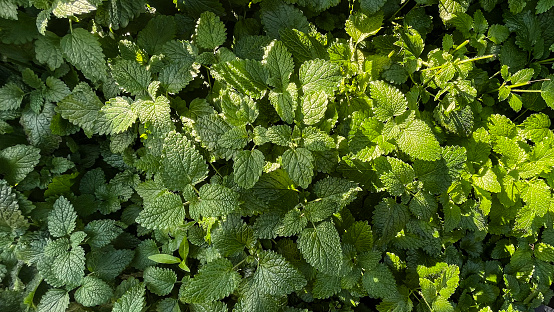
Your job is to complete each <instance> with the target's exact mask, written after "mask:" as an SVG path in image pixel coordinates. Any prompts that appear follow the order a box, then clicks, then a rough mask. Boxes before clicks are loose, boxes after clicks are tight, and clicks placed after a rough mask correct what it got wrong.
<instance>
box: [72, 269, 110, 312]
mask: <svg viewBox="0 0 554 312" xmlns="http://www.w3.org/2000/svg"><path fill="white" fill-rule="evenodd" d="M112 295H113V291H112V289H111V288H110V286H109V285H108V284H106V282H104V281H103V280H101V279H98V278H96V277H94V276H86V277H85V278H83V282H82V284H81V287H79V288H78V289H77V291H76V292H75V301H77V302H78V303H80V304H82V305H84V306H85V307H93V306H96V305H101V304H104V303H106V302H107V301H108V300H109V299H110V298H111V296H112Z"/></svg>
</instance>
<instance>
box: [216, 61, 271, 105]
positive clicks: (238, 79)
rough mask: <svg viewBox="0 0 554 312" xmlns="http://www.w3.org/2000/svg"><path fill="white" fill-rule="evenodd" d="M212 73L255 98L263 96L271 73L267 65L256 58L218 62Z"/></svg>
mask: <svg viewBox="0 0 554 312" xmlns="http://www.w3.org/2000/svg"><path fill="white" fill-rule="evenodd" d="M213 70H214V72H212V74H213V75H214V77H215V78H216V79H218V80H221V81H223V82H225V83H227V84H229V85H231V86H232V87H233V88H235V89H236V90H238V91H239V92H241V93H243V94H246V95H249V96H251V97H253V98H255V99H257V98H261V97H263V95H264V94H265V91H266V81H267V78H268V75H269V70H268V69H267V67H265V66H263V65H262V63H261V62H259V61H255V60H234V61H230V62H226V63H218V64H216V65H214V67H213Z"/></svg>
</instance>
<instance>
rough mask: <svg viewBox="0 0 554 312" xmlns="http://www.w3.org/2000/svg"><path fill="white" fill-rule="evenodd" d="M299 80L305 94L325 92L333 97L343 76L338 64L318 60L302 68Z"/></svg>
mask: <svg viewBox="0 0 554 312" xmlns="http://www.w3.org/2000/svg"><path fill="white" fill-rule="evenodd" d="M299 79H300V83H301V84H302V91H304V93H311V92H318V91H325V92H326V93H327V94H329V95H332V94H333V93H334V92H335V90H336V89H337V88H338V86H339V84H340V82H341V80H342V75H341V74H340V68H339V66H338V65H337V64H336V63H331V62H329V61H324V60H320V59H318V60H311V61H307V62H305V63H304V64H302V66H300V72H299Z"/></svg>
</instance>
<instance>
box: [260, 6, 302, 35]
mask: <svg viewBox="0 0 554 312" xmlns="http://www.w3.org/2000/svg"><path fill="white" fill-rule="evenodd" d="M260 19H261V22H262V24H263V25H264V30H265V32H266V34H267V35H268V36H269V37H271V38H279V32H280V31H281V30H282V29H298V30H299V31H301V32H308V31H309V30H310V24H309V22H308V19H307V18H306V17H305V16H304V14H302V11H301V10H299V9H298V8H296V7H294V6H293V5H291V4H288V3H284V2H283V1H279V0H272V1H264V2H262V6H261V10H260Z"/></svg>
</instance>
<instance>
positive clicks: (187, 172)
mask: <svg viewBox="0 0 554 312" xmlns="http://www.w3.org/2000/svg"><path fill="white" fill-rule="evenodd" d="M161 163H162V172H161V174H162V178H163V181H164V184H165V186H166V187H168V188H169V189H171V190H176V191H177V190H184V189H185V188H186V187H187V185H189V184H192V185H196V184H198V183H200V182H202V181H204V179H206V177H207V176H208V165H207V164H206V162H205V161H204V158H203V157H202V155H200V153H199V152H198V150H197V149H196V148H195V147H194V145H193V144H192V142H190V141H189V140H188V139H187V138H186V137H185V136H183V135H181V134H180V133H177V132H174V131H172V132H170V133H169V134H168V135H167V137H166V138H165V140H164V148H163V152H162V161H161Z"/></svg>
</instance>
